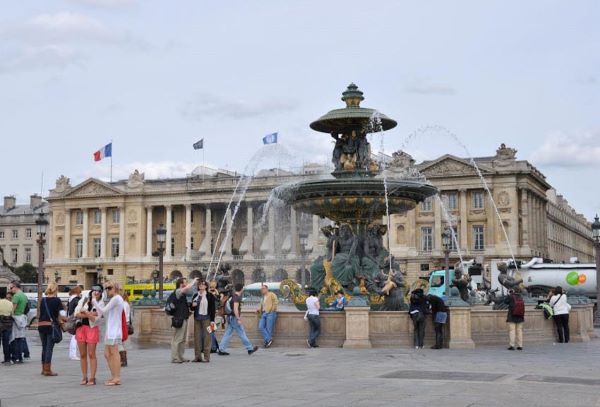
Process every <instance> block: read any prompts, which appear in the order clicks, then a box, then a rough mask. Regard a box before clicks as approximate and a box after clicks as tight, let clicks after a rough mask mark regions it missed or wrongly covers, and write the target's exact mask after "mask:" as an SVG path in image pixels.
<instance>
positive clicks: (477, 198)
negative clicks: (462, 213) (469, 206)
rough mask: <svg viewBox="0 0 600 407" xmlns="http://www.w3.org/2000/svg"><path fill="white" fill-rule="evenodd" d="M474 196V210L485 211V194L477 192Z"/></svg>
mask: <svg viewBox="0 0 600 407" xmlns="http://www.w3.org/2000/svg"><path fill="white" fill-rule="evenodd" d="M472 194H473V195H472V196H473V209H483V192H481V191H475V192H473V193H472Z"/></svg>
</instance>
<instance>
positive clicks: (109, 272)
mask: <svg viewBox="0 0 600 407" xmlns="http://www.w3.org/2000/svg"><path fill="white" fill-rule="evenodd" d="M106 274H108V275H109V276H112V275H114V274H115V272H114V270H113V269H108V270H106Z"/></svg>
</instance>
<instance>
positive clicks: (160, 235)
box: [156, 223, 167, 301]
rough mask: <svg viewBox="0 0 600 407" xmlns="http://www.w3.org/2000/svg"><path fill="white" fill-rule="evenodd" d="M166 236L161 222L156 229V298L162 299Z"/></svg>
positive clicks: (165, 230)
mask: <svg viewBox="0 0 600 407" xmlns="http://www.w3.org/2000/svg"><path fill="white" fill-rule="evenodd" d="M166 238H167V229H165V226H164V225H163V224H162V223H161V224H160V225H158V229H156V241H157V242H158V299H159V300H161V301H162V299H163V282H164V280H165V277H164V264H163V257H164V254H165V240H166Z"/></svg>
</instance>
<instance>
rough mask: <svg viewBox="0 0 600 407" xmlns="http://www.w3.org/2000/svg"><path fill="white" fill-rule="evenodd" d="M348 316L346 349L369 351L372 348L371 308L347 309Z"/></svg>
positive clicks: (345, 312)
mask: <svg viewBox="0 0 600 407" xmlns="http://www.w3.org/2000/svg"><path fill="white" fill-rule="evenodd" d="M344 314H346V340H345V341H344V345H343V347H344V348H349V349H368V348H371V340H370V338H369V307H348V306H347V307H345V308H344Z"/></svg>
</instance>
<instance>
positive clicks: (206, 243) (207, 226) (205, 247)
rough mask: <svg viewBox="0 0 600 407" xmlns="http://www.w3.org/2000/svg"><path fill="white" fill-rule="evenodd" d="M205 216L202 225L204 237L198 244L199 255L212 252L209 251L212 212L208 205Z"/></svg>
mask: <svg viewBox="0 0 600 407" xmlns="http://www.w3.org/2000/svg"><path fill="white" fill-rule="evenodd" d="M204 218H205V226H204V239H203V240H202V244H201V245H200V250H199V252H200V255H201V256H204V255H205V254H208V255H210V254H212V252H211V250H210V249H211V247H210V246H211V244H210V242H211V240H212V213H211V211H210V207H209V206H207V207H206V209H205V212H204Z"/></svg>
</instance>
